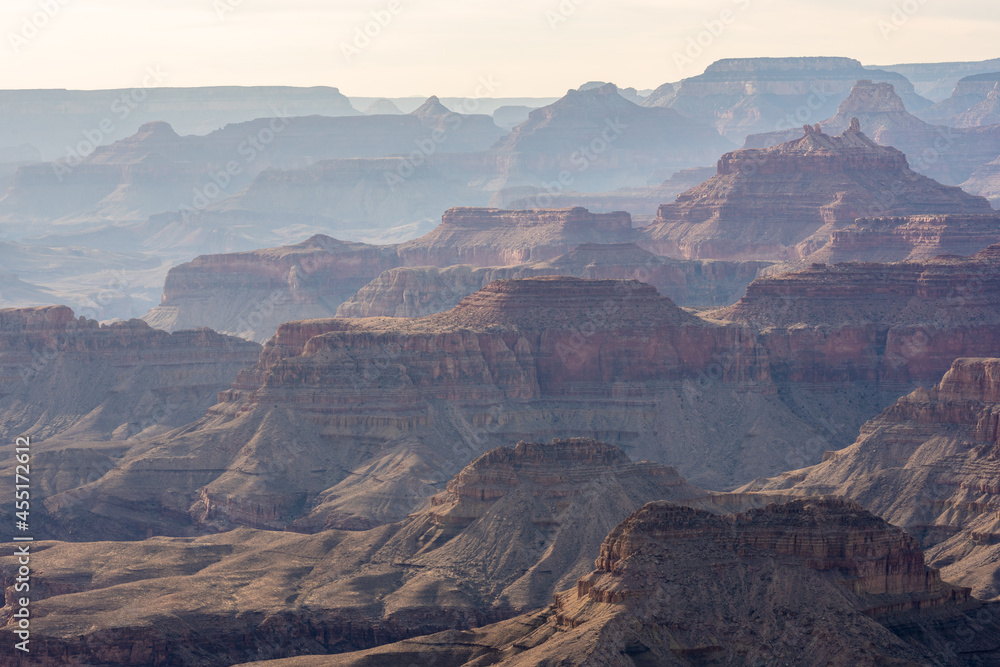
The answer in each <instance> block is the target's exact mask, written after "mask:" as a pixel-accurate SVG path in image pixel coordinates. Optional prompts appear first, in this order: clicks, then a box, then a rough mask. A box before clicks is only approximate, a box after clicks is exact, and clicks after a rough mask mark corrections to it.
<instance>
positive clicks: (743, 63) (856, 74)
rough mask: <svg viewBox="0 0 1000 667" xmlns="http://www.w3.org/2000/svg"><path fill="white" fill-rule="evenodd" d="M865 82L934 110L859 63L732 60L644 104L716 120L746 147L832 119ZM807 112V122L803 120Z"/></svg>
mask: <svg viewBox="0 0 1000 667" xmlns="http://www.w3.org/2000/svg"><path fill="white" fill-rule="evenodd" d="M859 79H869V80H871V79H874V80H875V81H880V82H887V83H886V85H894V86H896V88H897V90H898V91H899V93H900V95H902V96H903V98H905V103H906V106H907V107H908V108H909V109H911V110H917V109H923V108H925V107H927V106H928V105H930V104H931V102H930V100H926V99H924V98H922V97H921V96H920V95H917V94H916V93H915V92H914V90H913V86H912V84H910V82H909V81H908V80H907V79H906V78H905V77H903V76H901V75H899V74H896V73H894V72H886V71H882V70H869V69H865V68H864V67H862V65H861V63H860V62H858V61H857V60H854V59H853V58H727V59H723V60H719V61H716V62H714V63H712V64H711V65H709V66H708V67H707V68H706V69H705V71H704V73H702V74H699V75H698V76H693V77H690V78H686V79H684V80H682V81H681V82H680V85H679V86H678V87H677V89H676V90H673V89H672V87H671V89H669V90H668V89H667V87H666V86H664V87H663V89H662V90H661V91H654V93H653V94H652V95H650V96H649V97H648V98H647V100H646V102H645V103H644V104H645V105H649V106H666V107H670V108H672V109H675V110H677V111H679V112H681V113H682V114H685V115H686V116H689V117H691V118H699V119H704V118H709V119H712V121H713V124H714V125H715V126H716V127H717V128H718V130H719V132H721V133H722V134H723V136H725V137H727V138H729V139H730V140H732V141H735V142H738V143H743V140H744V137H746V135H748V134H751V133H756V132H770V131H775V130H789V129H792V128H793V127H797V126H800V125H801V124H802V123H803V122H809V123H810V124H812V123H815V122H816V121H817V120H819V119H820V118H826V117H827V116H829V115H830V114H832V113H833V112H834V111H835V110H836V109H837V105H838V104H840V103H841V102H842V101H843V100H844V99H845V98H846V97H848V94H849V92H850V91H851V88H852V86H854V84H855V82H857V81H858V80H859ZM902 104H903V101H902V100H901V101H900V106H902ZM804 111H805V112H808V117H807V118H802V117H801V114H802V113H803V112H804ZM841 129H843V128H841Z"/></svg>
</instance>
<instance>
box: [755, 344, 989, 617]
mask: <svg viewBox="0 0 1000 667" xmlns="http://www.w3.org/2000/svg"><path fill="white" fill-rule="evenodd" d="M998 387H1000V359H995V358H963V359H958V360H956V361H955V362H954V364H953V365H952V366H951V368H950V369H949V370H948V372H947V373H945V375H944V377H943V379H941V381H940V382H939V383H938V384H937V385H936V386H934V387H932V388H930V389H918V390H917V391H915V392H913V393H912V394H910V395H909V396H906V397H904V398H901V399H900V400H899V401H898V402H897V403H896V404H895V405H893V406H892V407H890V408H888V409H887V410H886V411H885V412H883V413H882V414H881V415H879V416H878V417H877V418H875V419H873V420H872V421H870V422H869V423H867V424H866V425H865V426H864V427H863V428H862V429H861V433H860V435H859V436H858V439H857V441H856V442H855V443H854V444H853V445H851V446H850V447H848V448H846V449H842V450H839V451H832V452H828V453H827V454H826V455H825V456H824V460H823V462H822V463H821V464H818V465H816V466H813V467H811V468H805V469H802V470H796V471H792V472H787V473H785V474H784V475H781V476H779V477H775V478H772V479H769V480H759V481H758V482H755V483H753V484H751V485H748V486H747V487H746V488H745V489H744V490H757V491H760V490H763V491H777V492H779V493H782V494H787V493H794V494H809V495H813V494H830V493H835V494H840V495H845V496H849V497H851V498H854V499H855V500H857V501H858V502H860V503H862V504H863V505H864V506H865V507H866V508H868V509H870V510H871V511H872V512H874V513H875V514H877V515H879V516H881V517H883V518H884V519H886V520H887V521H890V522H892V523H893V524H895V525H897V526H902V527H903V528H905V529H906V530H907V531H908V532H909V533H910V534H912V535H914V536H915V537H917V538H919V539H920V541H921V543H922V544H923V546H924V549H925V550H927V554H928V559H929V561H930V563H931V564H932V565H936V566H937V567H941V568H942V571H943V574H944V576H945V578H947V579H948V580H949V581H953V582H955V583H959V584H962V585H964V586H969V587H971V588H972V590H973V593H974V594H975V595H976V596H977V597H981V598H984V599H997V598H1000V587H998V585H997V580H996V559H997V556H998V546H997V545H998V544H1000V538H998V529H997V510H998V508H1000V500H998V498H1000V496H998V488H997V483H996V479H997V472H998V463H997V455H998V447H1000V440H998V437H997V433H998V431H997V423H998V421H997V420H998V415H1000V393H998Z"/></svg>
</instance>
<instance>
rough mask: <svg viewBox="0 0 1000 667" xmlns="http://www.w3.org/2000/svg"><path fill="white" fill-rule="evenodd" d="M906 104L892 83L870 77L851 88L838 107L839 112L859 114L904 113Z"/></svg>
mask: <svg viewBox="0 0 1000 667" xmlns="http://www.w3.org/2000/svg"><path fill="white" fill-rule="evenodd" d="M905 111H906V105H905V104H903V100H902V98H900V97H899V95H897V94H896V89H895V87H894V86H893V85H892V84H891V83H886V82H884V81H880V82H878V83H874V82H872V81H870V80H868V79H862V80H861V81H858V82H857V84H855V85H854V87H853V88H851V94H850V95H848V96H847V99H845V100H844V101H843V102H841V103H840V106H839V107H838V108H837V114H838V115H840V114H857V113H873V112H888V113H904V112H905Z"/></svg>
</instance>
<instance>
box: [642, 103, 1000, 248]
mask: <svg viewBox="0 0 1000 667" xmlns="http://www.w3.org/2000/svg"><path fill="white" fill-rule="evenodd" d="M717 172H718V173H717V174H716V176H715V177H713V178H711V179H709V180H708V181H706V182H705V183H703V184H702V185H700V186H698V187H695V188H692V189H691V190H689V191H687V192H685V193H683V194H681V195H679V196H678V197H677V200H676V201H675V202H673V203H670V204H664V205H662V206H661V207H660V209H659V213H658V214H657V218H656V220H654V221H653V223H652V224H651V225H650V226H649V227H646V228H644V230H643V235H644V238H643V241H642V245H644V246H645V247H647V248H649V249H651V250H654V251H655V252H657V253H659V254H666V255H672V256H681V257H686V258H715V259H750V258H758V259H760V258H767V259H797V258H799V257H801V256H803V255H804V254H808V253H809V252H812V251H814V250H815V249H816V248H817V247H819V246H821V245H822V244H823V243H825V242H826V240H827V238H828V237H829V235H830V233H831V232H832V231H834V230H836V229H841V228H843V227H847V226H848V225H850V224H852V223H853V222H854V220H855V219H856V218H858V217H862V216H869V217H871V216H874V215H911V214H946V213H989V212H991V210H992V209H991V208H990V206H989V203H988V202H986V201H985V200H984V199H982V198H979V197H973V196H971V195H969V194H967V193H965V192H963V191H962V190H960V189H959V188H955V187H947V186H943V185H941V184H939V183H936V182H934V181H932V180H931V179H929V178H926V177H924V176H920V175H919V174H916V173H914V172H913V171H912V170H911V169H910V168H909V165H908V164H907V160H906V157H905V156H904V155H903V154H902V153H901V152H900V151H898V150H895V149H893V148H887V147H884V146H880V145H878V144H876V143H875V142H873V141H872V140H871V139H869V138H868V137H867V136H866V135H865V134H863V133H862V132H861V130H860V124H859V123H858V122H857V121H856V120H855V121H854V122H853V123H852V124H851V125H850V126H849V127H848V128H847V129H846V130H845V131H844V132H843V133H842V134H840V135H837V136H830V135H827V134H824V133H823V132H822V131H821V130H819V129H818V128H813V127H811V126H807V127H806V133H805V136H803V137H801V138H800V139H796V140H794V141H790V142H788V143H784V144H781V145H779V146H775V147H772V148H760V149H757V148H753V149H743V150H739V151H735V152H732V153H727V154H726V155H724V156H723V157H722V159H720V160H719V164H718V169H717Z"/></svg>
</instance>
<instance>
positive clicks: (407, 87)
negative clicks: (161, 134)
mask: <svg viewBox="0 0 1000 667" xmlns="http://www.w3.org/2000/svg"><path fill="white" fill-rule="evenodd" d="M390 7H392V8H394V9H396V10H397V11H396V13H395V14H391V13H390V12H389V11H388V9H389V8H390ZM894 7H896V8H900V9H899V11H897V13H896V16H895V20H894V17H893V12H894ZM46 8H47V10H48V11H47V13H45V9H46ZM226 10H231V11H226ZM372 12H376V13H378V12H382V18H383V22H386V20H385V17H386V16H390V17H391V19H390V20H389V21H387V25H385V26H384V27H382V26H380V25H377V24H374V23H373V24H371V25H370V26H369V29H370V32H372V33H374V37H371V38H370V41H369V42H368V43H367V44H366V43H365V42H364V41H359V42H357V43H355V38H356V29H361V30H364V28H365V26H366V24H367V23H369V22H371V21H373V17H372ZM724 12H728V13H727V14H724ZM48 14H52V16H51V17H50V16H49V15H48ZM722 19H725V21H724V22H723V21H722ZM706 22H707V27H706ZM720 27H721V29H720ZM0 28H2V30H3V32H2V37H0V40H2V42H0V88H77V89H95V88H128V87H135V86H139V85H140V84H141V82H142V79H143V74H142V72H143V70H145V69H146V68H147V67H158V68H160V70H161V71H163V72H165V73H166V82H165V84H164V85H168V86H207V85H293V86H310V85H326V86H336V87H337V88H340V90H341V92H343V93H344V94H345V95H348V96H387V97H402V96H407V95H419V96H426V95H431V94H436V95H441V96H471V95H474V94H476V92H477V87H478V86H479V84H478V83H477V82H478V81H480V80H481V79H486V80H492V81H493V82H495V84H496V89H495V90H493V91H492V92H491V93H489V94H488V95H484V96H491V97H517V96H539V97H541V96H558V95H561V94H563V93H564V92H565V91H566V89H568V88H571V87H576V86H578V85H580V84H581V83H583V82H585V81H589V80H603V81H613V82H615V83H617V84H618V85H619V86H635V87H636V88H640V89H641V88H654V87H656V86H658V85H660V84H662V83H665V82H668V81H677V80H680V79H681V78H684V77H686V76H692V75H695V74H698V73H699V72H701V71H702V70H704V68H705V67H706V66H707V65H708V64H710V63H711V62H712V61H714V60H717V59H719V58H727V57H749V56H794V55H836V56H849V57H853V58H857V59H858V60H861V61H862V62H863V63H864V64H866V65H870V64H883V65H885V64H893V63H902V62H940V61H954V60H983V59H986V58H995V57H998V56H1000V45H998V39H997V38H998V36H1000V2H997V1H996V0H836V1H830V0H708V1H706V0H664V1H656V0H461V1H459V0H449V1H446V0H337V1H336V2H328V1H323V0H3V2H2V8H0ZM710 28H714V29H715V30H714V31H715V32H716V33H717V34H714V35H713V34H711V31H710V30H709V29H710ZM895 28H898V29H895ZM699 36H700V39H701V42H702V44H703V45H704V46H703V47H699V48H701V53H700V54H699V53H698V52H697V51H694V50H692V51H691V53H693V54H694V55H695V57H694V58H691V62H681V64H680V65H679V64H678V62H679V59H680V57H683V58H687V57H688V55H689V54H685V49H687V48H688V47H689V40H697V39H698V38H699ZM345 46H346V47H349V48H348V50H349V51H350V53H349V54H347V55H345V52H344V51H345ZM354 49H356V51H355V50H354ZM348 56H349V57H348ZM480 90H482V89H480Z"/></svg>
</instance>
